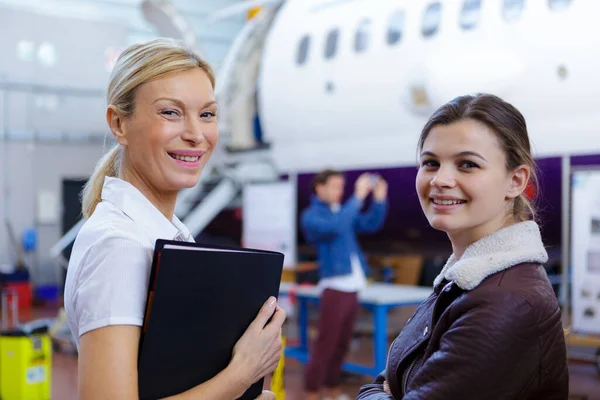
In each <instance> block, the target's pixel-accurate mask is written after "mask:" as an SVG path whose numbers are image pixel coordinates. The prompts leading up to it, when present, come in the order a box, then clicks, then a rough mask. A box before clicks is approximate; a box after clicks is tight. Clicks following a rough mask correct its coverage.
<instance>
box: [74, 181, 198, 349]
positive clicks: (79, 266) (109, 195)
mask: <svg viewBox="0 0 600 400" xmlns="http://www.w3.org/2000/svg"><path fill="white" fill-rule="evenodd" d="M159 238H160V239H169V240H181V241H190V242H193V241H194V239H193V237H192V235H190V232H189V231H188V230H187V228H186V227H185V226H184V225H183V224H182V223H181V221H179V219H177V217H175V216H173V220H172V221H169V220H168V219H167V218H166V217H165V216H164V215H163V214H162V213H161V212H160V211H159V210H158V209H157V208H156V207H155V206H154V205H153V204H152V203H151V202H150V201H149V200H148V199H147V198H146V197H145V196H144V195H143V194H142V193H141V192H140V191H139V190H138V189H137V188H135V187H134V186H133V185H132V184H130V183H129V182H126V181H123V180H121V179H118V178H111V177H106V178H105V180H104V186H103V188H102V201H101V202H100V203H99V204H98V206H97V207H96V210H95V211H94V213H93V214H92V216H91V217H90V218H89V219H88V220H87V221H86V222H85V224H84V225H83V227H82V228H81V230H80V232H79V234H78V235H77V238H76V239H75V243H74V245H73V250H72V252H71V258H70V260H69V267H68V270H67V279H66V283H65V311H66V314H67V320H68V323H69V328H70V329H71V333H72V334H73V337H74V338H75V341H76V343H77V347H78V348H79V338H80V336H81V335H83V334H84V333H86V332H89V331H91V330H93V329H98V328H101V327H104V326H108V325H137V326H142V323H143V318H144V309H145V305H146V294H147V287H148V280H149V277H150V268H151V264H152V257H153V254H154V245H155V243H156V240H157V239H159Z"/></svg>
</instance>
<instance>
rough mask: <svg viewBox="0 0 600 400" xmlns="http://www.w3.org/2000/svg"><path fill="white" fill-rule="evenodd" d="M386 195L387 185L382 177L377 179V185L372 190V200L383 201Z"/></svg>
mask: <svg viewBox="0 0 600 400" xmlns="http://www.w3.org/2000/svg"><path fill="white" fill-rule="evenodd" d="M387 194H388V184H387V182H386V181H385V179H383V178H382V177H379V180H378V181H377V185H376V186H375V188H374V189H373V198H374V199H375V200H377V201H384V200H385V199H386V197H387Z"/></svg>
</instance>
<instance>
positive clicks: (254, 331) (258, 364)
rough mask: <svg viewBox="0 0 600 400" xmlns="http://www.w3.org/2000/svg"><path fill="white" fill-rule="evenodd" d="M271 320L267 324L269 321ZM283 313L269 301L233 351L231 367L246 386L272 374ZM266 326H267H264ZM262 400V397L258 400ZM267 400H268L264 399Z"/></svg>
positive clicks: (277, 352)
mask: <svg viewBox="0 0 600 400" xmlns="http://www.w3.org/2000/svg"><path fill="white" fill-rule="evenodd" d="M271 316H273V319H272V320H271V321H270V322H269V323H268V324H267V321H268V320H269V318H271ZM284 321H285V311H283V309H281V308H279V307H278V306H277V300H276V299H275V298H274V297H270V298H269V299H268V300H267V302H266V303H265V304H264V305H263V307H262V308H261V310H260V311H259V313H258V315H257V316H256V318H255V319H254V321H252V323H251V324H250V326H249V327H248V329H246V332H244V335H243V336H242V337H241V338H240V340H239V341H238V342H237V343H236V345H235V347H234V348H233V357H232V359H231V364H232V365H233V366H235V369H236V370H237V371H239V374H240V376H241V377H242V379H245V380H246V383H247V384H248V386H250V385H252V384H254V383H255V382H257V381H258V380H259V379H261V378H263V377H264V376H266V375H268V374H270V373H272V372H273V371H275V368H277V364H278V363H279V358H280V356H281V327H282V325H283V322H284ZM265 324H267V325H265ZM260 398H261V400H262V396H261V397H260ZM266 399H269V397H266Z"/></svg>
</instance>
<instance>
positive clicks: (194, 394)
mask: <svg viewBox="0 0 600 400" xmlns="http://www.w3.org/2000/svg"><path fill="white" fill-rule="evenodd" d="M273 313H274V315H273ZM271 315H273V319H272V320H271V321H270V322H269V324H268V325H266V326H265V323H266V322H267V320H268V319H269V318H270V317H271ZM284 320H285V311H283V310H282V309H280V308H279V307H276V306H275V304H274V303H273V304H268V302H267V303H265V305H264V306H263V308H262V309H261V311H260V312H259V314H258V316H257V317H256V319H255V320H254V322H253V323H252V324H251V325H250V326H249V327H248V329H247V330H246V332H245V333H244V335H243V336H242V338H240V340H239V341H238V343H237V344H236V346H235V349H234V354H233V358H232V361H231V363H230V364H229V366H228V367H227V368H225V370H223V371H222V372H221V373H219V374H218V375H217V376H215V377H214V378H212V379H211V380H209V381H207V382H205V383H203V384H201V385H198V386H196V387H194V388H192V389H190V390H188V391H186V392H184V393H181V394H178V395H176V396H172V397H169V399H170V400H188V399H189V400H195V399H203V400H204V399H206V400H211V399H218V400H223V399H236V398H238V397H240V396H241V395H242V394H243V393H244V392H245V391H246V389H248V387H250V385H252V384H253V383H254V382H256V381H258V379H260V378H262V377H264V376H265V375H267V374H269V373H271V372H273V370H274V369H275V368H276V366H277V363H278V362H279V354H280V351H281V326H282V324H283V321H284ZM140 334H141V328H140V327H138V326H133V325H114V326H108V327H104V328H100V329H96V330H93V331H90V332H88V333H86V334H84V335H82V336H81V338H80V349H79V399H80V400H95V399H106V398H110V399H131V400H134V399H135V400H137V399H138V398H139V396H138V374H137V359H138V344H139V340H140Z"/></svg>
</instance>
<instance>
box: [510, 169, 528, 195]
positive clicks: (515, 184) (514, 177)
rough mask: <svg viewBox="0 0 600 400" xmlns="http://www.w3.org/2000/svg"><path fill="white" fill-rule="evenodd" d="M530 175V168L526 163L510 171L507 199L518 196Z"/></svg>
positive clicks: (525, 186)
mask: <svg viewBox="0 0 600 400" xmlns="http://www.w3.org/2000/svg"><path fill="white" fill-rule="evenodd" d="M530 177H531V169H530V168H529V167H528V166H527V165H520V166H518V167H517V168H515V169H513V170H512V172H511V173H510V184H509V186H508V190H507V192H506V198H507V200H508V199H514V198H516V197H519V196H520V195H521V194H522V193H523V192H524V191H525V188H527V184H528V183H529V178H530Z"/></svg>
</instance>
